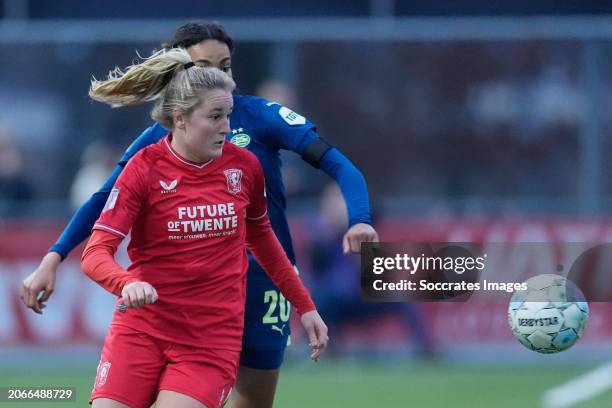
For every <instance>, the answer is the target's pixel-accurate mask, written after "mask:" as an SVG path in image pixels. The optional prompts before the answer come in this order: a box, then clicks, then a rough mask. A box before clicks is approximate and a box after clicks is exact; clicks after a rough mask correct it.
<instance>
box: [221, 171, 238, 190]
mask: <svg viewBox="0 0 612 408" xmlns="http://www.w3.org/2000/svg"><path fill="white" fill-rule="evenodd" d="M223 173H224V174H225V179H226V180H227V191H229V192H230V193H234V194H238V193H239V192H240V190H241V187H242V170H239V169H227V170H225V171H224V172H223Z"/></svg>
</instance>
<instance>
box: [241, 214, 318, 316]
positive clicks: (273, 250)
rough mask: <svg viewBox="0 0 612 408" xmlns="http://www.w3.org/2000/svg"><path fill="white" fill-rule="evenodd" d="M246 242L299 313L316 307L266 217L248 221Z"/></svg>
mask: <svg viewBox="0 0 612 408" xmlns="http://www.w3.org/2000/svg"><path fill="white" fill-rule="evenodd" d="M247 246H248V248H249V249H250V250H251V252H252V253H253V255H254V256H255V259H256V260H257V262H258V263H259V264H260V265H261V266H262V268H263V269H264V271H266V273H267V274H268V276H270V278H271V279H272V282H274V284H275V285H276V286H278V287H279V289H280V290H281V292H282V294H283V296H285V298H287V299H288V300H289V302H291V304H292V305H293V306H295V308H296V309H297V311H298V313H299V314H304V313H306V312H309V311H311V310H315V309H316V307H315V305H314V303H313V301H312V299H311V297H310V294H309V293H308V290H307V289H306V288H305V287H304V285H303V284H302V281H301V280H300V278H299V277H298V275H297V274H296V273H295V270H294V269H293V265H292V264H291V262H290V261H289V259H287V256H286V255H285V252H284V251H283V248H282V246H281V244H280V243H279V242H278V239H277V238H276V236H275V235H274V231H273V230H272V227H271V226H270V221H269V220H268V218H267V217H266V218H265V220H263V221H254V222H249V223H247Z"/></svg>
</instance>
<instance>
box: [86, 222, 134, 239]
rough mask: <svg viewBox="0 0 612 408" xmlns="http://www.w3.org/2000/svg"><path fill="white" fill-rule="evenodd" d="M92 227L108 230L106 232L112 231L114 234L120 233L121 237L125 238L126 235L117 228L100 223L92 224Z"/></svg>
mask: <svg viewBox="0 0 612 408" xmlns="http://www.w3.org/2000/svg"><path fill="white" fill-rule="evenodd" d="M93 227H94V228H100V229H103V230H106V231H108V232H112V233H113V234H116V235H120V236H121V237H122V238H125V237H126V236H127V234H124V233H123V232H121V231H118V230H116V229H114V228H111V227H107V226H106V225H102V224H94V226H93Z"/></svg>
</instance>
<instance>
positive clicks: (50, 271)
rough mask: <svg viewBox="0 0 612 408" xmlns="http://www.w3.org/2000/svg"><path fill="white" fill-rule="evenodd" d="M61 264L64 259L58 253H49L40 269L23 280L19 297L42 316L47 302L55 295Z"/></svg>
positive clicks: (39, 266)
mask: <svg viewBox="0 0 612 408" xmlns="http://www.w3.org/2000/svg"><path fill="white" fill-rule="evenodd" d="M61 262H62V258H61V256H60V255H59V254H58V253H57V252H49V253H48V254H47V255H45V256H44V258H43V259H42V261H41V262H40V265H38V268H36V269H35V270H34V272H32V273H31V274H30V276H28V277H27V278H25V279H24V280H23V283H22V285H21V289H20V290H19V297H20V298H21V300H22V301H23V304H24V305H26V306H27V307H29V308H30V309H32V310H33V311H34V312H35V313H38V314H42V311H43V309H44V308H45V307H47V305H46V304H45V302H46V301H47V300H49V298H50V297H51V294H53V289H54V288H55V274H56V272H57V267H58V266H59V264H60V263H61ZM41 292H42V294H41Z"/></svg>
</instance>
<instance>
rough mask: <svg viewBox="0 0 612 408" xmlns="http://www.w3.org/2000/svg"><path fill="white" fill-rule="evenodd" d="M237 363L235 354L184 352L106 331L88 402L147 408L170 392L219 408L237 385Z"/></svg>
mask: <svg viewBox="0 0 612 408" xmlns="http://www.w3.org/2000/svg"><path fill="white" fill-rule="evenodd" d="M239 357H240V352H239V351H232V350H216V349H209V348H204V347H202V348H196V347H192V346H185V345H182V344H176V343H172V342H168V341H164V340H159V339H156V338H153V337H151V336H149V335H148V334H145V333H140V332H137V331H134V330H132V329H130V328H127V327H124V326H111V328H110V329H109V331H108V334H107V335H106V340H105V341H104V347H103V348H102V357H101V358H100V364H99V366H98V374H97V376H96V382H95V384H94V389H93V391H92V393H91V399H90V401H93V400H94V399H96V398H110V399H112V400H115V401H118V402H121V403H123V404H126V405H128V406H130V407H131V408H148V407H150V406H151V405H152V404H153V403H154V402H155V400H156V398H157V393H158V392H159V391H160V390H170V391H175V392H179V393H181V394H185V395H187V396H189V397H191V398H194V399H196V400H198V401H200V402H201V403H202V404H204V405H206V406H207V407H208V408H217V407H221V406H222V405H223V404H224V403H225V401H226V400H227V397H228V395H229V393H230V391H231V389H232V386H233V385H234V382H235V380H236V371H237V368H238V360H239Z"/></svg>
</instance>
